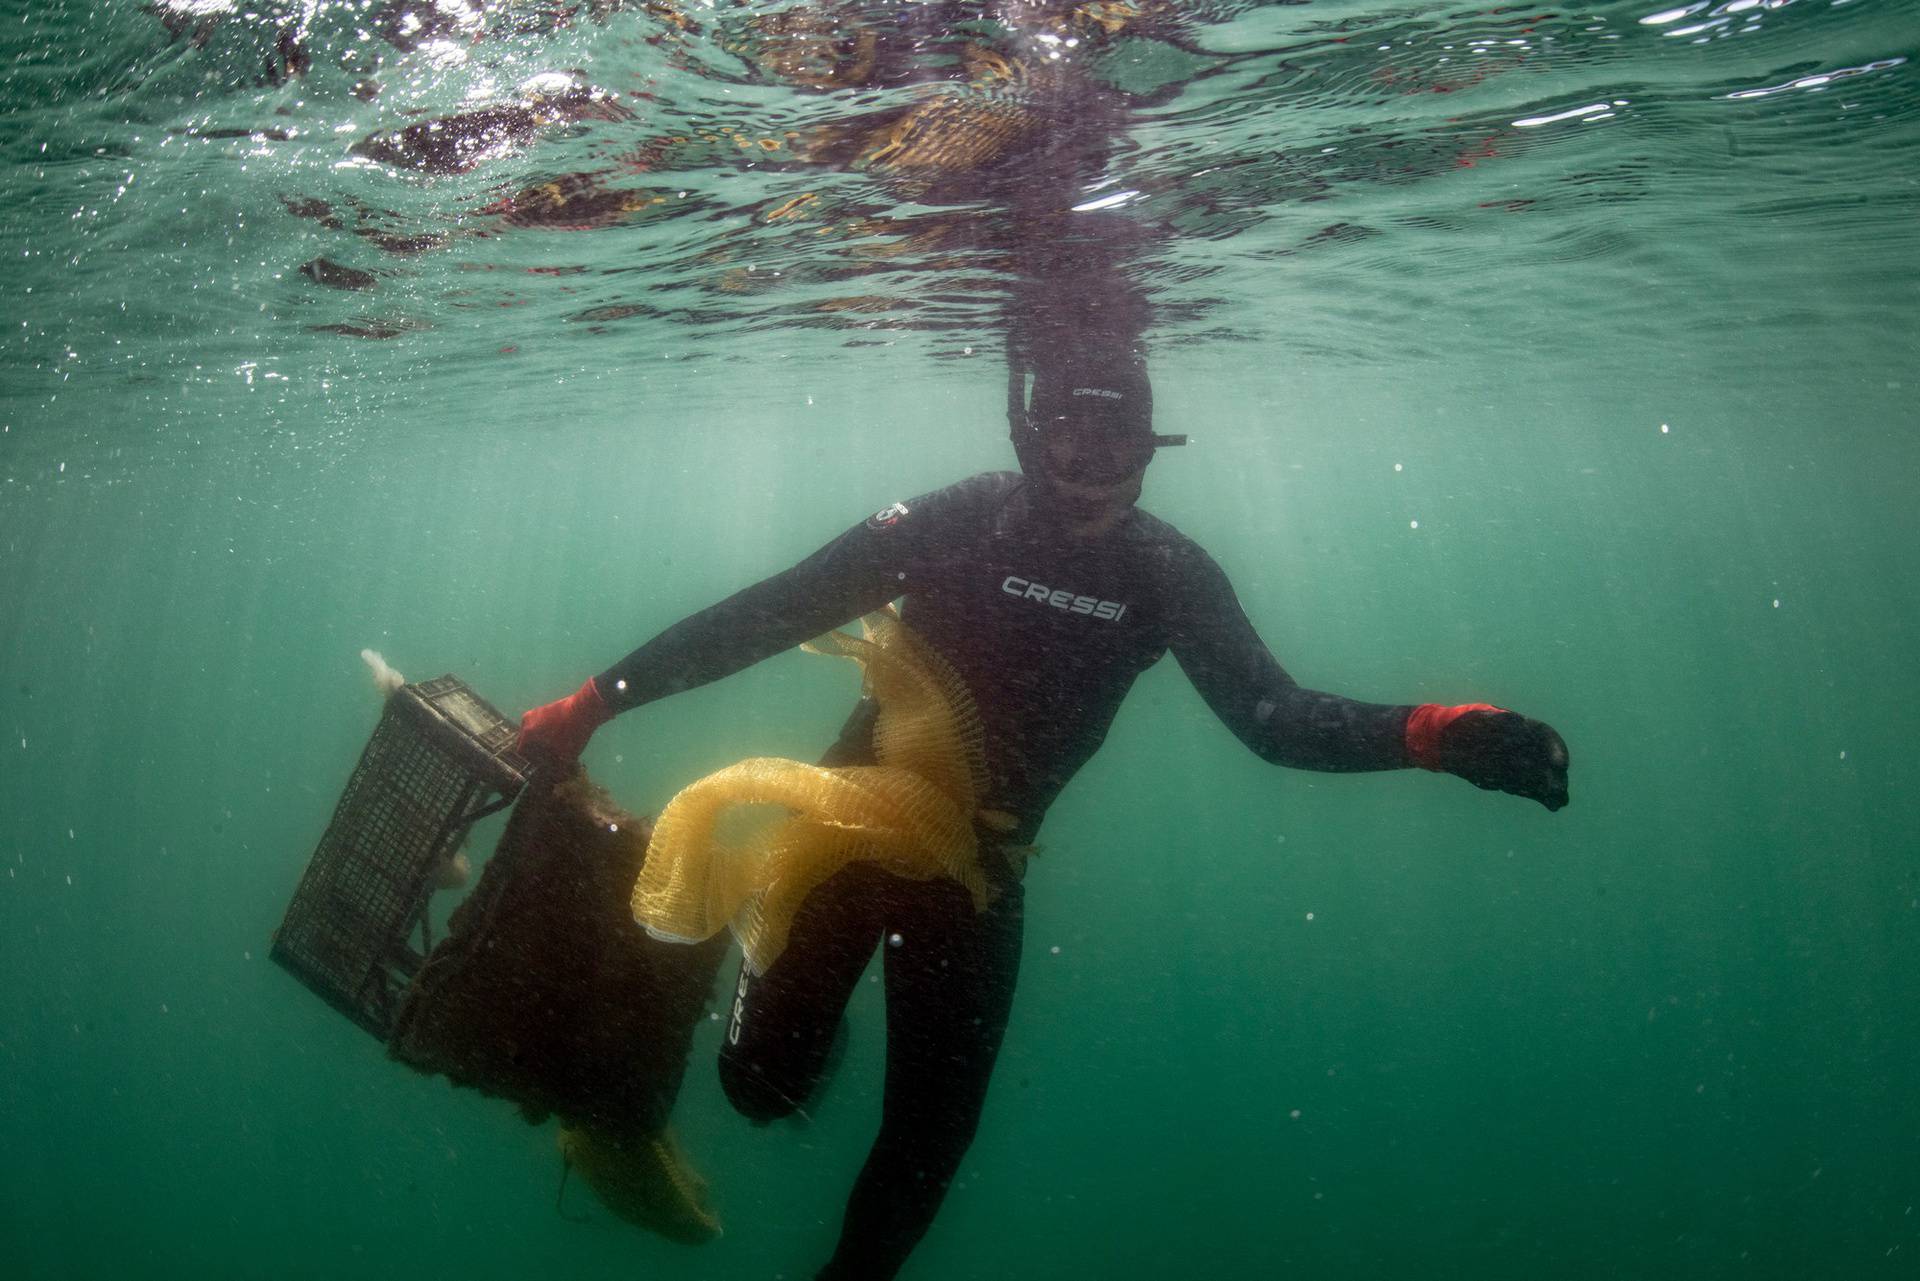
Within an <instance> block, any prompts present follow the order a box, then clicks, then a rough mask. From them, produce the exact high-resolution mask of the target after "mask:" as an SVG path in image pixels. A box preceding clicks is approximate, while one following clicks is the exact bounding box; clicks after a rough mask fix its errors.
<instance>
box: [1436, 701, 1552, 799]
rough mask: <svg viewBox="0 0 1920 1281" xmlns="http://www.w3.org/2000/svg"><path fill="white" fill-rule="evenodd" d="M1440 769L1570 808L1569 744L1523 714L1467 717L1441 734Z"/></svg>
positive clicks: (1498, 789)
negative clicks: (1568, 802)
mask: <svg viewBox="0 0 1920 1281" xmlns="http://www.w3.org/2000/svg"><path fill="white" fill-rule="evenodd" d="M1436 746H1437V750H1436V751H1435V753H1434V756H1435V762H1434V763H1435V764H1436V765H1438V766H1439V768H1441V769H1442V770H1445V771H1446V772H1447V773H1449V774H1457V775H1459V776H1460V777H1461V778H1464V779H1466V780H1467V781H1468V782H1469V783H1472V784H1473V785H1474V786H1475V787H1479V788H1484V789H1486V790H1487V791H1489V792H1507V793H1510V794H1511V795H1514V796H1524V797H1526V798H1527V799H1528V800H1534V801H1539V802H1540V803H1541V804H1542V805H1544V806H1546V807H1547V808H1548V809H1550V810H1557V809H1560V808H1562V807H1563V806H1565V805H1566V803H1567V743H1566V740H1565V739H1563V738H1561V737H1560V735H1558V734H1557V733H1555V732H1554V729H1553V726H1551V725H1548V724H1546V723H1545V722H1543V721H1536V720H1530V719H1528V718H1527V717H1525V716H1522V715H1520V714H1519V713H1517V712H1502V711H1485V712H1481V711H1473V712H1463V713H1461V714H1460V715H1459V716H1457V717H1455V718H1454V719H1453V720H1452V722H1451V723H1449V724H1448V725H1447V727H1446V728H1445V729H1443V730H1441V731H1440V741H1439V743H1438V744H1437V745H1436Z"/></svg>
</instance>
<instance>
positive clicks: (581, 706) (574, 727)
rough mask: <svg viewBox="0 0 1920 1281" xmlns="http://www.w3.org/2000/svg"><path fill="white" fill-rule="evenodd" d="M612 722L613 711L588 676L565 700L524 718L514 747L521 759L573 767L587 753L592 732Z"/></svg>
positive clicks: (530, 713)
mask: <svg viewBox="0 0 1920 1281" xmlns="http://www.w3.org/2000/svg"><path fill="white" fill-rule="evenodd" d="M612 719H613V712H612V711H611V710H610V709H609V708H608V707H607V704H606V702H605V701H604V700H603V699H602V698H601V697H600V690H599V689H598V687H596V686H595V685H594V683H593V678H592V677H591V676H589V677H588V678H587V682H586V684H584V685H582V686H581V687H580V688H579V689H577V690H575V691H574V692H573V693H571V694H569V695H567V696H566V697H565V698H562V699H558V700H556V701H554V702H551V703H547V704H545V705H544V706H541V707H536V708H534V709H533V710H532V711H530V712H527V713H525V714H524V715H522V716H521V717H520V737H519V738H518V739H516V740H515V741H514V748H515V750H516V751H518V752H519V753H520V754H521V755H522V756H527V757H537V758H539V759H541V760H544V761H547V762H548V763H550V764H555V765H571V764H572V763H573V762H575V761H577V760H579V759H580V753H581V752H583V751H585V750H586V747H587V740H588V739H590V738H592V737H593V731H595V730H597V729H599V728H600V727H601V726H602V725H605V724H606V723H607V722H608V721H610V720H612Z"/></svg>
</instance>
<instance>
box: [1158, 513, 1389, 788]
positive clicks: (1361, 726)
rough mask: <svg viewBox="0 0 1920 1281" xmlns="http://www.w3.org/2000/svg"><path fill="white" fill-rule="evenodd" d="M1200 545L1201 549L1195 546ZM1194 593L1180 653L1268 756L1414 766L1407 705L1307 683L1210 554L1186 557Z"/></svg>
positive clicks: (1347, 767)
mask: <svg viewBox="0 0 1920 1281" xmlns="http://www.w3.org/2000/svg"><path fill="white" fill-rule="evenodd" d="M1195 550H1196V552H1197V551H1198V549H1195ZM1185 568H1186V570H1187V573H1186V574H1185V575H1183V578H1184V581H1185V582H1186V583H1187V584H1188V585H1189V590H1190V591H1191V596H1190V597H1189V599H1188V601H1187V602H1186V606H1185V608H1184V609H1182V610H1181V611H1180V618H1181V620H1182V621H1181V625H1180V629H1179V631H1178V632H1177V633H1176V635H1175V636H1174V638H1173V643H1172V648H1173V655H1174V657H1175V658H1176V659H1177V660H1179V663H1180V668H1181V670H1182V671H1184V672H1186V674H1187V679H1188V680H1190V681H1192V682H1193V687H1194V688H1195V689H1196V690H1198V691H1199V693H1200V696H1201V697H1202V698H1203V699H1205V700H1206V703H1207V706H1208V707H1210V708H1212V709H1213V713H1214V715H1216V716H1218V717H1219V718H1220V720H1221V721H1222V722H1223V723H1224V724H1225V725H1226V726H1227V728H1228V729H1231V730H1232V731H1233V732H1234V734H1235V735H1236V736H1237V737H1238V738H1239V739H1240V741H1241V742H1243V743H1245V744H1246V745H1247V746H1248V747H1250V748H1252V749H1253V751H1254V752H1255V753H1257V754H1258V755H1259V756H1260V757H1261V758H1262V759H1264V760H1268V761H1271V762H1273V763H1274V764H1276V765H1288V766H1292V767H1293V768H1295V769H1310V770H1322V771H1327V772H1351V771H1361V770H1388V769H1406V768H1408V767H1410V766H1411V765H1412V764H1413V760H1412V758H1411V757H1409V755H1408V754H1407V742H1406V738H1407V735H1406V731H1407V717H1408V715H1409V714H1410V713H1411V712H1412V711H1413V708H1412V707H1411V706H1409V705H1406V704H1388V703H1363V702H1360V701H1359V700H1357V699H1351V698H1344V697H1342V696H1341V695H1338V694H1325V693H1321V692H1320V691H1318V690H1311V689H1305V688H1303V687H1302V686H1301V685H1300V684H1299V683H1298V682H1296V681H1295V680H1294V679H1293V677H1291V676H1289V675H1288V674H1287V671H1286V669H1285V668H1283V667H1281V666H1280V663H1279V661H1278V660H1276V659H1275V658H1274V656H1273V654H1272V653H1271V652H1270V651H1269V650H1268V649H1267V646H1266V644H1265V642H1263V641H1262V640H1261V639H1260V636H1259V633H1257V632H1255V631H1254V629H1253V624H1252V623H1251V622H1250V621H1248V619H1247V615H1246V611H1245V610H1243V609H1242V608H1241V607H1240V601H1239V598H1238V597H1236V596H1235V595H1234V591H1233V586H1232V584H1230V583H1229V582H1228V581H1227V576H1226V574H1225V573H1223V572H1222V571H1221V569H1220V567H1219V566H1218V565H1216V564H1214V562H1213V560H1212V559H1211V558H1210V557H1208V556H1206V555H1205V553H1199V554H1198V555H1196V556H1195V557H1194V558H1193V559H1192V561H1190V562H1188V563H1187V565H1186V566H1185Z"/></svg>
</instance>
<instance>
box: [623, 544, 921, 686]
mask: <svg viewBox="0 0 1920 1281" xmlns="http://www.w3.org/2000/svg"><path fill="white" fill-rule="evenodd" d="M896 550H897V549H896V547H895V546H894V545H891V544H887V543H886V542H885V541H884V540H882V539H879V538H876V537H875V536H874V535H873V531H871V530H869V529H868V528H867V527H866V526H864V525H863V526H855V527H854V528H853V529H851V530H848V531H847V532H846V533H844V534H842V535H841V536H840V537H838V538H836V539H834V540H833V541H832V542H830V543H828V544H827V545H826V546H825V547H822V548H821V549H820V550H819V551H817V552H815V553H814V554H813V555H811V556H809V557H807V559H805V560H803V561H801V562H800V563H799V564H798V565H795V566H794V567H793V568H792V569H789V570H786V571H784V572H782V573H778V574H775V575H774V576H773V577H771V578H767V579H763V580H761V581H760V582H758V583H755V584H754V585H753V586H751V587H748V588H746V589H745V590H743V591H739V592H735V593H734V594H733V595H731V596H729V597H727V598H726V599H725V600H723V601H721V602H720V603H719V604H717V605H712V606H709V607H708V608H706V609H703V610H701V611H700V612H699V613H697V614H691V615H689V616H688V617H686V618H683V619H681V620H680V621H679V622H677V623H675V624H674V625H673V626H671V627H669V628H667V629H666V630H665V631H663V632H661V633H660V634H659V635H658V636H655V637H654V638H653V639H652V640H650V641H648V642H647V643H646V644H644V645H642V646H641V647H640V648H639V649H636V650H634V651H633V652H632V653H631V654H629V655H627V656H626V657H625V658H623V659H621V660H620V661H619V662H617V663H615V664H614V665H613V666H612V667H609V668H608V669H607V670H606V671H604V672H602V673H601V674H600V675H598V676H596V677H594V680H593V683H594V685H595V686H596V687H597V688H598V689H599V691H600V696H601V698H603V699H604V700H606V703H607V707H608V710H609V711H612V712H616V713H617V712H624V711H626V710H628V709H629V708H634V707H638V706H639V705H640V704H642V703H649V702H652V701H653V700H654V699H656V698H664V697H665V696H666V695H668V694H674V693H678V692H679V691H681V690H684V689H693V688H694V687H696V686H699V685H705V684H707V683H708V682H710V681H716V680H719V679H720V678H721V677H723V676H731V675H732V674H733V673H735V672H737V671H741V670H743V669H744V668H747V667H751V666H752V665H753V664H755V663H757V662H759V661H760V660H761V659H763V658H769V657H771V656H773V655H774V654H778V653H779V652H781V651H782V650H786V649H792V648H793V647H794V646H796V645H799V644H801V643H802V642H804V641H810V640H812V639H813V638H814V637H816V636H818V635H820V634H821V633H822V632H826V631H830V630H832V629H833V628H836V627H840V626H843V625H844V624H846V623H849V622H852V621H853V620H854V619H856V618H859V617H860V616H861V615H862V614H866V613H870V612H871V611H873V610H876V609H878V608H880V607H881V606H882V605H885V604H886V603H887V602H888V601H890V600H892V599H893V598H894V596H896V595H898V594H899V579H898V571H896V570H894V569H893V568H892V563H893V557H892V555H891V554H890V553H893V552H894V551H896Z"/></svg>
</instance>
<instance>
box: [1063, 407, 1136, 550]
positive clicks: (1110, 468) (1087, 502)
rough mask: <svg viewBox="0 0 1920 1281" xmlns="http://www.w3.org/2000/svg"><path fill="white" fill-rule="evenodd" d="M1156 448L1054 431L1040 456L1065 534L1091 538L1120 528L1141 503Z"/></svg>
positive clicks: (1072, 432)
mask: <svg viewBox="0 0 1920 1281" xmlns="http://www.w3.org/2000/svg"><path fill="white" fill-rule="evenodd" d="M1152 457H1153V451H1152V447H1151V446H1148V447H1147V448H1146V449H1145V450H1142V449H1140V448H1139V447H1138V445H1136V444H1134V443H1132V442H1127V441H1120V440H1114V439H1112V438H1110V437H1102V436H1098V435H1095V434H1092V433H1084V432H1074V431H1053V432H1049V433H1048V435H1047V439H1046V443H1045V445H1044V446H1043V448H1042V451H1041V460H1042V465H1043V466H1044V468H1045V471H1046V485H1047V493H1048V496H1049V497H1050V498H1051V499H1052V501H1053V506H1054V510H1055V512H1056V513H1057V514H1058V515H1059V516H1060V517H1061V518H1062V521H1063V524H1064V525H1065V527H1066V531H1067V533H1068V534H1069V535H1070V536H1072V537H1075V538H1093V537H1097V536H1099V535H1101V534H1104V533H1106V532H1107V531H1108V530H1110V529H1112V528H1113V527H1114V526H1116V525H1118V524H1119V523H1120V522H1121V520H1122V519H1124V518H1125V516H1126V514H1127V513H1128V512H1129V511H1131V510H1133V505H1134V504H1135V503H1137V502H1139V501H1140V487H1141V485H1142V484H1143V483H1144V481H1145V479H1146V474H1147V462H1148V461H1149V460H1150V459H1151V458H1152Z"/></svg>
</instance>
